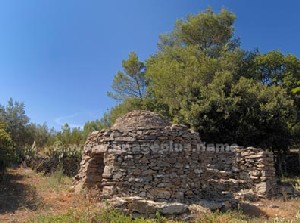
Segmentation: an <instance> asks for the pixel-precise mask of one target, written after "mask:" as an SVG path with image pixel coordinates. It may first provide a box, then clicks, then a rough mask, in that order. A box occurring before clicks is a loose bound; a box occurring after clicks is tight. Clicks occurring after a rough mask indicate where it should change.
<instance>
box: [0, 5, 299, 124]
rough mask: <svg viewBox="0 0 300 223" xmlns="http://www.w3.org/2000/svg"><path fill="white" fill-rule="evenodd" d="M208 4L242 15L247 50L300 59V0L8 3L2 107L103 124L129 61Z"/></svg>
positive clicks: (3, 14)
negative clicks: (21, 106) (12, 104)
mask: <svg viewBox="0 0 300 223" xmlns="http://www.w3.org/2000/svg"><path fill="white" fill-rule="evenodd" d="M208 6H211V7H212V8H213V9H214V10H215V11H219V10H220V9H221V8H222V7H225V8H227V9H229V10H231V11H232V12H234V13H235V14H236V16H237V20H236V23H235V30H236V36H238V37H240V38H241V41H242V48H244V49H248V50H251V49H255V48H258V49H259V50H260V51H261V52H267V51H270V50H273V49H277V50H281V51H282V52H284V53H292V54H294V55H296V56H297V57H300V44H299V40H300V13H299V12H300V1H297V0H285V1H280V0H263V1H262V0H251V1H238V0H214V1H213V0H211V1H208V0H207V1H204V0H147V1H146V0H126V1H124V0H109V1H108V0H103V1H100V0H88V1H82V0H81V1H79V0H43V1H41V0H26V1H21V0H0V104H2V105H3V104H6V102H7V101H8V99H9V98H10V97H12V98H13V99H15V100H17V101H22V102H24V103H25V105H26V113H27V115H28V116H29V117H30V119H31V121H32V122H36V123H43V122H47V124H48V125H49V126H50V127H55V128H56V129H60V127H61V125H63V124H64V123H66V122H68V123H69V124H70V125H71V126H82V125H83V124H84V123H85V122H86V121H89V120H95V119H97V118H100V117H101V116H102V114H103V113H104V112H105V111H107V109H109V108H110V107H111V106H113V105H114V104H115V102H114V101H113V100H112V99H110V98H108V97H107V96H106V92H107V91H108V90H110V86H111V82H112V79H113V76H114V75H115V73H116V72H117V71H118V70H120V69H121V61H122V60H123V59H126V58H127V56H128V54H129V53H130V52H131V51H135V52H137V54H138V55H139V57H140V59H141V60H144V59H146V58H147V57H148V56H149V55H151V54H153V53H155V52H156V44H157V41H158V36H159V34H162V33H165V32H168V31H171V30H172V28H173V25H174V22H175V20H176V19H180V18H185V17H186V16H187V15H188V14H196V13H198V12H200V11H203V10H205V9H206V8H207V7H208Z"/></svg>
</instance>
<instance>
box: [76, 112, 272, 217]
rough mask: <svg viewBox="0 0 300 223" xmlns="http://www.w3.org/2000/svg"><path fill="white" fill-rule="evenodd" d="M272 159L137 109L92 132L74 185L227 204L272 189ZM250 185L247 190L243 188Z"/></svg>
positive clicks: (152, 197)
mask: <svg viewBox="0 0 300 223" xmlns="http://www.w3.org/2000/svg"><path fill="white" fill-rule="evenodd" d="M273 165H274V162H273V155H272V153H270V152H264V151H262V150H260V149H257V148H253V147H249V148H246V149H244V148H240V147H230V146H223V147H222V145H220V144H218V145H217V146H216V147H214V146H213V145H212V144H210V145H209V146H208V147H207V146H206V147H205V146H204V145H203V144H201V141H200V137H199V134H198V133H195V132H192V131H190V130H188V129H187V127H185V126H182V125H170V124H169V123H168V122H167V121H165V120H164V119H163V118H162V117H161V116H159V115H158V114H155V113H152V112H146V111H134V112H130V113H128V114H126V115H125V116H123V117H121V118H119V119H118V120H117V122H116V124H115V125H114V126H113V127H112V128H111V129H109V130H106V131H101V132H93V133H92V134H91V135H90V136H89V137H88V139H87V142H86V144H85V149H84V154H83V161H82V163H81V168H80V171H79V174H78V175H77V176H76V177H75V185H76V191H78V190H79V188H80V187H81V188H84V187H86V188H94V187H98V188H99V193H100V194H102V195H103V196H104V197H110V198H111V197H114V196H140V197H142V198H144V199H149V200H152V201H159V202H183V203H195V202H196V203H197V202H199V201H203V199H207V200H208V199H209V200H215V201H216V200H218V202H212V203H208V204H201V205H202V206H203V207H205V205H206V206H208V207H209V209H220V208H225V209H226V208H228V206H229V205H228V202H226V201H231V200H232V199H233V198H234V197H236V198H241V197H251V194H253V197H257V196H259V197H265V196H268V195H270V194H272V193H274V191H275V190H273V189H272V188H276V182H275V170H274V167H273ZM246 190H247V195H245V193H243V192H242V191H246ZM149 202H150V201H149ZM209 205H210V206H209ZM132 208H135V209H138V208H146V209H145V211H150V209H151V208H150V209H148V206H144V207H139V206H136V205H133V206H132ZM177 208H178V209H177ZM180 208H182V206H176V205H173V206H168V208H165V209H161V211H162V210H164V211H165V212H180V211H179V210H180ZM151 210H152V209H151ZM139 211H140V212H143V211H142V210H139Z"/></svg>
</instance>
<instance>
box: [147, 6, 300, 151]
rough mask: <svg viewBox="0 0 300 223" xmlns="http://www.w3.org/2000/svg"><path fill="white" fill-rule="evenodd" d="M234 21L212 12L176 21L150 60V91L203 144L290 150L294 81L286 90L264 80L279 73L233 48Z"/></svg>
mask: <svg viewBox="0 0 300 223" xmlns="http://www.w3.org/2000/svg"><path fill="white" fill-rule="evenodd" d="M224 15H226V16H224ZM219 18H223V19H224V18H227V19H224V20H225V21H223V22H221V21H220V19H219ZM229 18H230V19H229ZM233 22H234V15H232V13H230V12H228V11H226V10H222V11H221V12H220V13H219V14H214V13H213V12H211V10H210V9H209V10H208V11H206V12H204V13H200V14H198V15H196V16H190V17H188V19H187V20H185V21H179V22H177V23H176V26H175V30H174V31H173V32H172V33H171V34H169V35H167V36H163V40H166V39H167V41H161V42H160V43H159V44H160V45H159V46H160V51H159V52H158V53H157V54H155V55H153V56H152V57H151V58H149V59H148V60H147V63H146V65H147V74H146V77H147V79H148V80H149V91H150V92H151V93H152V94H153V95H154V97H155V98H156V101H158V102H160V103H161V104H165V106H164V107H165V108H168V110H169V111H168V113H169V116H170V117H171V118H172V119H173V120H174V121H175V122H180V123H185V124H187V125H189V126H190V127H192V128H194V129H195V130H197V131H199V132H200V135H201V137H202V140H204V141H208V142H224V143H239V144H241V145H245V146H246V145H254V146H261V147H264V148H273V149H274V150H276V149H286V148H287V146H288V143H289V139H290V132H289V125H290V124H291V123H292V122H293V120H294V119H295V107H294V104H293V103H294V101H293V100H292V99H291V98H290V96H289V95H288V94H287V91H286V88H285V86H287V84H288V82H287V80H288V79H291V78H285V77H282V80H284V81H285V82H284V83H285V85H283V84H267V82H265V81H263V78H262V76H263V75H265V74H262V71H264V73H266V75H265V76H267V75H269V76H272V75H273V76H274V78H275V77H276V76H275V74H273V70H274V73H276V72H277V71H276V69H277V68H274V69H273V65H272V66H270V70H272V72H268V71H265V69H260V68H261V67H262V65H263V66H265V67H267V65H268V63H262V62H261V63H260V65H259V66H258V61H261V57H260V55H259V53H258V52H255V51H254V52H245V51H243V50H242V49H240V48H239V47H238V44H236V45H234V44H233V43H234V39H233V27H232V25H233ZM195 24H196V25H195ZM184 27H188V28H184ZM185 29H187V30H188V32H186V30H185ZM216 30H218V31H216ZM187 33H188V35H189V36H190V37H189V38H188V37H186V35H187ZM218 33H220V35H221V36H220V37H218V36H216V35H218ZM223 33H224V35H223ZM202 34H203V35H202ZM204 34H205V35H204ZM170 42H171V44H170ZM233 45H234V47H229V46H233ZM294 59H295V58H293V57H291V56H289V57H287V58H285V60H284V61H285V63H286V64H287V65H286V66H287V67H288V68H289V69H290V67H292V66H291V64H292V65H293V67H296V65H297V61H295V60H294ZM272 60H275V61H277V62H278V63H279V62H280V60H279V58H277V57H276V58H275V59H272ZM271 68H272V69H271ZM275 71H276V72H275ZM282 72H283V71H282ZM284 72H287V71H286V70H285V71H284ZM269 73H271V74H269ZM293 75H294V74H291V75H290V77H292V76H293ZM274 80H275V79H274ZM276 81H277V82H278V83H279V80H277V79H276ZM273 85H274V86H273Z"/></svg>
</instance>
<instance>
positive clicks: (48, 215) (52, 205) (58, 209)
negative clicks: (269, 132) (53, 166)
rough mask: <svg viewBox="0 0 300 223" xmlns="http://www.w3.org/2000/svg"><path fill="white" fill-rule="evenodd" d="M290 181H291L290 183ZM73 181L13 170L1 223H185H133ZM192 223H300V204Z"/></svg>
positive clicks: (1, 199) (0, 200)
mask: <svg viewBox="0 0 300 223" xmlns="http://www.w3.org/2000/svg"><path fill="white" fill-rule="evenodd" d="M287 180H288V179H287ZM71 184H72V181H71V179H70V178H68V177H65V176H64V175H63V174H62V171H57V172H55V173H53V174H52V175H51V176H43V175H42V174H37V173H35V172H33V171H32V170H31V169H27V168H17V169H9V170H8V173H7V175H6V176H5V177H4V179H3V181H2V182H1V183H0V222H16V223H19V222H24V223H40V222H41V223H50V222H51V223H76V222H80V223H96V222H97V223H98V222H99V223H100V222H101V223H110V222H112V223H127V222H128V223H129V222H134V223H164V222H166V223H172V222H173V223H175V222H176V223H182V222H183V221H178V220H177V221H175V220H171V219H166V218H164V217H162V216H160V215H159V213H157V216H156V218H154V219H143V218H137V219H134V220H132V219H131V218H130V217H129V216H125V215H123V214H121V213H119V212H118V211H116V210H113V209H111V208H108V207H107V204H105V202H102V203H101V202H96V201H95V200H94V199H92V198H91V199H89V198H86V196H85V195H84V194H79V195H78V194H74V193H72V192H71V191H70V189H69V188H70V186H71ZM192 222H199V223H200V222H204V223H206V222H211V223H214V222H217V223H218V222H219V223H226V222H253V223H256V222H257V223H259V222H274V223H275V222H300V200H299V199H294V200H289V201H287V202H284V201H282V200H280V199H278V200H263V201H260V202H256V203H253V204H244V205H242V206H241V210H239V211H231V212H225V213H219V212H215V213H206V214H204V213H199V214H197V215H196V217H195V219H193V220H192Z"/></svg>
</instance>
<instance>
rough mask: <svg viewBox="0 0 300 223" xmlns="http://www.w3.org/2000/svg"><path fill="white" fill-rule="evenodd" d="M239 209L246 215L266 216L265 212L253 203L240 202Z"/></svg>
mask: <svg viewBox="0 0 300 223" xmlns="http://www.w3.org/2000/svg"><path fill="white" fill-rule="evenodd" d="M240 208H241V211H242V212H243V213H244V214H245V215H246V216H248V217H251V218H253V217H256V218H259V217H267V214H266V213H265V212H264V211H262V210H261V209H260V208H258V207H257V206H255V205H253V204H249V203H241V207H240Z"/></svg>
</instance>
